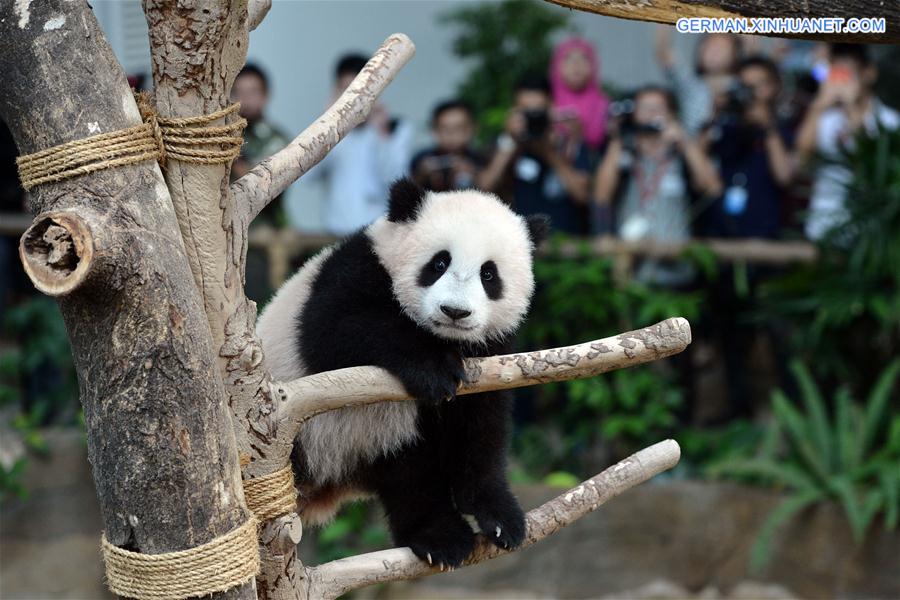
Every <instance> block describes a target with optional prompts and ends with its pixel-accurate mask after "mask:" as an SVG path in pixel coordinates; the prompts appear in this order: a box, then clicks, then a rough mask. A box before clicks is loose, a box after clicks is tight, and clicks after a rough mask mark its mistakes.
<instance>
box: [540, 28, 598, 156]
mask: <svg viewBox="0 0 900 600" xmlns="http://www.w3.org/2000/svg"><path fill="white" fill-rule="evenodd" d="M573 50H580V51H581V52H582V53H584V55H585V56H586V57H587V59H588V60H589V61H590V63H591V77H590V79H589V80H588V83H587V85H586V86H585V87H584V89H582V90H578V91H574V90H571V89H569V88H568V87H567V86H566V84H565V82H564V81H563V76H562V62H563V60H565V58H566V56H567V55H568V54H569V52H571V51H573ZM599 76H600V60H599V59H598V58H597V53H596V51H595V50H594V47H593V46H592V45H591V44H590V43H589V42H588V41H587V40H584V39H582V38H577V37H573V38H569V39H568V40H566V41H564V42H562V43H560V44H559V45H558V46H557V47H556V48H555V49H554V50H553V60H552V62H551V63H550V87H551V89H552V91H553V107H554V108H555V109H557V110H559V109H569V110H572V111H574V112H575V113H577V114H578V120H579V121H581V128H582V131H583V132H584V141H585V143H586V144H587V145H588V146H591V147H592V148H597V147H599V146H600V145H601V144H602V143H603V139H604V138H605V137H606V112H607V109H608V108H609V98H607V97H606V94H604V93H603V92H602V91H601V90H600V86H599V85H598V81H599Z"/></svg>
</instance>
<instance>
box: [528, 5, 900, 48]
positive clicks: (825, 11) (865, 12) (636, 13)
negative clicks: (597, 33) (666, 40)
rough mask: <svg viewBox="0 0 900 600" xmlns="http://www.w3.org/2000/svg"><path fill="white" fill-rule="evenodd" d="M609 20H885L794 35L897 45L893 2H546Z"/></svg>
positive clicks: (898, 25)
mask: <svg viewBox="0 0 900 600" xmlns="http://www.w3.org/2000/svg"><path fill="white" fill-rule="evenodd" d="M546 1H547V2H552V3H553V4H559V5H560V6H565V7H566V8H574V9H577V10H583V11H587V12H593V13H597V14H600V15H606V16H608V17H618V18H620V19H632V20H635V21H652V22H654V23H666V24H669V25H672V24H674V23H675V22H676V21H677V20H678V19H680V18H682V17H843V18H845V19H849V18H854V17H884V18H885V20H886V22H887V32H886V33H883V34H865V33H853V34H816V33H808V34H797V35H790V36H783V35H779V36H774V37H797V38H803V39H809V40H821V41H826V42H838V41H841V42H856V43H868V44H873V43H874V44H896V43H897V42H900V2H896V0H887V1H883V0H876V1H873V0H642V1H640V2H634V1H633V0H546Z"/></svg>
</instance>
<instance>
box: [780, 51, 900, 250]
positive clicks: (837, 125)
mask: <svg viewBox="0 0 900 600" xmlns="http://www.w3.org/2000/svg"><path fill="white" fill-rule="evenodd" d="M830 60H831V62H830V65H829V70H828V75H827V78H826V79H825V81H823V82H822V85H821V86H820V87H819V91H818V94H817V95H816V98H815V100H813V103H812V105H811V106H810V107H809V111H808V112H807V113H806V116H805V117H804V119H803V122H802V123H801V124H800V128H799V129H798V131H797V154H798V157H799V160H800V162H801V163H803V164H805V163H810V162H811V159H812V158H813V157H814V156H818V157H819V158H820V159H822V160H821V162H820V163H819V164H817V165H815V169H814V173H813V175H814V176H813V189H812V194H811V197H810V205H809V215H808V216H807V221H806V236H807V237H808V238H809V239H811V240H820V239H822V238H824V237H825V236H826V234H828V233H829V231H830V230H832V229H835V228H837V227H840V226H841V225H843V224H844V223H845V222H846V220H847V209H846V207H845V203H846V201H847V184H848V183H849V182H850V181H851V179H852V174H851V173H850V171H849V170H848V169H847V167H845V166H844V165H842V164H840V160H841V158H842V154H843V153H844V152H845V151H846V150H850V149H852V148H853V145H854V137H855V136H857V135H860V133H864V134H865V135H867V136H869V137H872V138H874V137H876V136H878V134H879V132H880V131H882V130H895V129H897V128H898V127H900V114H898V113H897V111H895V110H894V109H892V108H890V107H888V106H886V105H885V104H884V103H882V102H881V100H879V99H878V97H876V96H875V89H874V88H875V83H876V81H877V80H878V69H877V67H876V66H875V63H874V62H873V61H872V58H871V57H870V56H869V52H868V49H867V48H866V47H865V46H861V45H858V44H832V45H831V48H830Z"/></svg>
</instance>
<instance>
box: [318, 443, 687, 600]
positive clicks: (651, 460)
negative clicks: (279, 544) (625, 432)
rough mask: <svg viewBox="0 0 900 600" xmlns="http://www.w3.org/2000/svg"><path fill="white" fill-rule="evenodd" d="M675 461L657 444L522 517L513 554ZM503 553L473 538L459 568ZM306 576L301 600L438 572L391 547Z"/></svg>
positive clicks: (672, 447) (672, 448)
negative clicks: (519, 541) (520, 535)
mask: <svg viewBox="0 0 900 600" xmlns="http://www.w3.org/2000/svg"><path fill="white" fill-rule="evenodd" d="M680 457H681V449H680V448H679V447H678V444H677V443H676V442H675V441H674V440H665V441H663V442H659V443H657V444H654V445H653V446H650V447H649V448H645V449H643V450H641V451H640V452H637V453H635V454H632V455H631V456H629V457H628V458H626V459H625V460H623V461H621V462H619V463H617V464H615V465H614V466H612V467H610V468H608V469H606V470H605V471H603V472H602V473H600V474H599V475H596V476H594V477H592V478H591V479H588V480H587V481H585V482H583V483H581V484H580V485H579V486H577V487H575V488H573V489H571V490H569V491H568V492H566V493H564V494H560V495H559V496H557V497H556V498H554V499H553V500H550V501H549V502H547V503H545V504H543V505H541V506H540V507H538V508H536V509H534V510H532V511H530V512H528V514H527V515H526V527H527V529H526V534H525V541H524V542H523V544H522V545H521V546H520V547H519V548H517V549H516V550H513V552H516V551H518V550H521V549H524V548H527V547H529V546H531V545H532V544H535V543H537V542H539V541H541V540H542V539H544V538H546V537H547V536H549V535H552V534H554V533H556V532H557V531H559V530H560V529H562V528H563V527H566V526H568V525H570V524H571V523H573V522H574V521H576V520H577V519H579V518H581V517H583V516H584V515H586V514H588V513H590V512H593V511H595V510H597V509H598V508H600V507H601V506H602V505H603V504H605V503H606V502H607V501H609V500H611V499H612V498H615V497H616V496H618V495H619V494H621V493H622V492H624V491H626V490H628V489H630V488H632V487H634V486H636V485H638V484H640V483H643V482H645V481H647V480H648V479H650V478H651V477H654V476H656V475H658V474H659V473H662V472H663V471H666V470H668V469H671V468H672V467H674V466H675V465H676V464H678V461H679V459H680ZM509 552H510V551H508V550H501V549H500V548H497V547H496V546H494V545H493V544H492V543H491V542H490V541H488V539H487V538H485V537H484V536H483V535H479V536H478V542H477V544H476V547H475V550H474V552H472V555H471V556H470V557H469V558H468V559H466V561H465V562H464V563H463V564H464V566H468V565H473V564H477V563H480V562H482V561H485V560H490V559H492V558H496V557H498V556H502V555H504V554H508V553H509ZM306 572H307V577H306V579H305V580H304V584H305V585H306V586H308V589H307V598H309V599H310V600H314V599H324V600H330V599H331V598H337V597H338V596H341V595H343V594H346V593H347V592H349V591H351V590H355V589H358V588H361V587H365V586H369V585H373V584H376V583H385V582H388V581H400V580H405V579H414V578H416V577H423V576H426V575H434V574H436V573H439V572H440V570H439V569H438V568H437V567H433V566H431V565H429V564H427V563H426V562H424V561H422V560H420V559H419V558H417V557H416V556H415V555H414V554H413V553H412V551H411V550H410V549H409V548H394V549H391V550H382V551H379V552H370V553H368V554H360V555H358V556H353V557H350V558H344V559H341V560H336V561H333V562H329V563H325V564H323V565H319V566H316V567H307V569H306Z"/></svg>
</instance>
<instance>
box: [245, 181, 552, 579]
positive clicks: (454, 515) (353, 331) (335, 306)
mask: <svg viewBox="0 0 900 600" xmlns="http://www.w3.org/2000/svg"><path fill="white" fill-rule="evenodd" d="M547 228H548V223H547V220H546V218H545V217H530V218H528V219H525V218H523V217H520V216H518V215H516V214H515V213H514V212H512V211H511V210H510V209H509V208H508V207H507V206H506V205H504V204H503V203H502V202H500V201H499V200H498V199H497V198H496V197H494V196H492V195H489V194H485V193H481V192H476V191H461V192H445V193H425V192H423V191H422V190H421V189H420V188H419V187H417V186H416V185H415V184H413V183H412V182H410V181H409V180H400V181H398V182H397V183H395V184H394V185H393V186H392V188H391V191H390V199H389V207H388V214H387V215H386V216H384V217H382V218H380V219H378V220H377V221H375V222H374V223H372V224H371V225H369V226H368V227H366V228H364V229H362V230H360V231H358V232H357V233H355V234H352V235H350V236H349V237H347V238H345V239H344V240H343V241H341V242H339V243H337V244H336V245H334V246H332V247H330V248H327V249H325V250H323V251H322V252H320V253H319V254H318V255H317V256H315V257H314V258H312V259H311V260H310V261H309V262H307V263H306V264H305V265H304V266H303V268H301V269H300V271H299V272H298V273H297V274H295V275H294V276H293V277H292V278H291V279H290V280H289V281H288V282H287V283H285V284H284V286H283V287H282V288H281V289H280V290H279V291H278V293H277V294H276V296H275V297H274V299H273V300H272V301H271V303H270V304H269V305H268V306H267V307H266V309H265V311H264V312H263V314H262V316H261V317H260V319H259V326H258V333H259V336H260V338H261V340H262V345H263V351H264V353H265V356H266V359H267V362H268V365H269V366H270V368H271V369H272V374H273V375H274V377H275V378H277V379H280V380H289V379H294V378H297V377H301V376H303V375H307V374H311V373H318V372H321V371H328V370H332V369H340V368H343V367H353V366H361V365H375V366H379V367H382V368H384V369H386V370H387V371H388V372H390V373H391V374H393V375H394V376H396V377H397V378H398V379H399V380H400V381H401V382H402V384H403V385H404V387H405V388H406V391H407V392H408V393H409V394H410V396H412V397H414V398H415V399H416V401H415V402H384V403H379V404H373V405H370V406H363V407H354V408H343V409H339V410H334V411H331V412H327V413H323V414H321V415H318V416H316V417H313V418H312V419H310V420H309V421H308V422H307V423H305V424H304V425H303V426H302V429H301V431H300V433H299V435H298V438H297V441H296V444H295V451H294V457H293V458H294V461H293V462H294V470H295V476H296V481H297V484H298V487H299V492H300V511H301V516H302V517H303V519H304V523H308V524H313V525H314V524H319V523H323V522H325V521H327V520H328V519H330V518H331V517H332V516H333V515H334V512H335V511H336V510H337V508H338V506H339V505H340V504H341V502H343V501H345V500H348V499H351V498H354V497H362V496H368V495H372V494H374V495H376V496H377V497H378V498H379V499H380V500H381V502H382V504H383V505H384V508H385V511H386V513H387V516H388V520H389V523H390V529H391V533H392V535H393V538H394V542H395V543H396V544H397V545H400V546H409V547H410V548H411V549H412V551H413V552H414V553H415V554H416V555H417V556H418V557H420V558H421V559H423V560H427V561H428V562H429V563H431V564H434V565H439V566H441V567H442V568H443V567H456V566H458V565H459V564H460V563H461V562H462V561H463V560H464V559H465V558H466V557H467V556H468V555H469V554H470V553H471V551H472V550H473V548H474V541H475V538H474V533H473V531H472V528H471V527H470V525H469V523H468V521H467V520H466V519H465V518H464V517H463V515H471V516H472V517H474V519H475V521H476V522H477V523H478V526H479V528H480V529H481V531H482V532H483V533H485V535H487V537H488V538H489V539H490V540H491V541H492V542H493V543H494V544H496V545H497V546H499V547H501V548H513V547H516V546H518V545H519V544H520V543H521V542H522V539H523V537H524V535H525V519H524V514H523V512H522V509H521V508H520V507H519V504H518V502H517V501H516V499H515V497H514V496H513V495H512V493H511V492H510V490H509V486H508V484H507V481H506V475H505V467H506V455H505V453H506V443H507V431H508V423H507V421H508V417H509V408H510V406H509V399H508V398H507V397H505V395H503V394H502V393H500V392H491V393H483V394H472V395H463V396H459V397H457V396H456V389H457V387H458V385H459V383H460V382H461V381H462V380H463V379H464V377H465V372H464V370H463V363H462V359H463V357H468V356H490V355H494V354H503V353H507V352H509V351H510V348H509V345H510V341H511V338H512V336H513V334H514V332H515V330H516V328H517V327H518V325H519V324H520V322H521V321H522V319H523V317H524V316H525V313H526V311H527V309H528V306H529V303H530V300H531V295H532V292H533V290H534V277H533V274H532V252H533V250H534V248H535V246H536V245H537V244H538V243H539V242H540V241H541V240H542V239H543V237H544V236H545V234H546V231H547Z"/></svg>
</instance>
